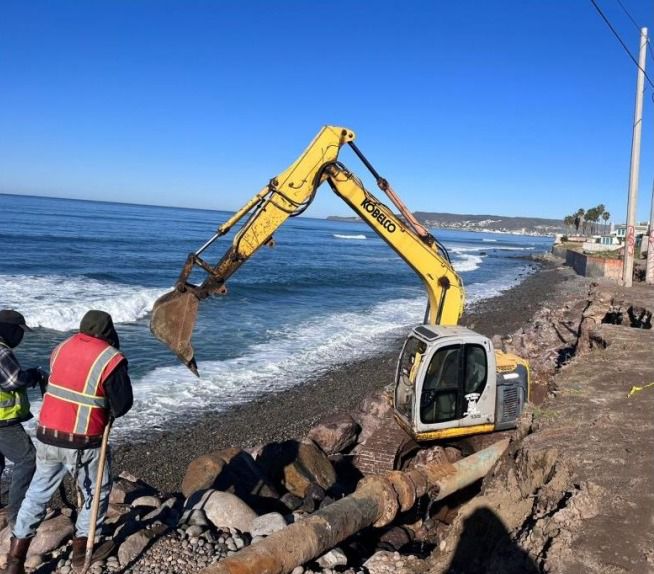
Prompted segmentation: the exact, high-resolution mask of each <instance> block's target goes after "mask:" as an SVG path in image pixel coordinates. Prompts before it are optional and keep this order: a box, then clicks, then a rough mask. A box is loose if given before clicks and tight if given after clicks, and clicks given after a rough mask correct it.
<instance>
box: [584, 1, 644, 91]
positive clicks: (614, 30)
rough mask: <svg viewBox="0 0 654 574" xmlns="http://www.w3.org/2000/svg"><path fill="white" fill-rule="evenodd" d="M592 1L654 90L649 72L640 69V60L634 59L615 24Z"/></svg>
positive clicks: (593, 2) (592, 2)
mask: <svg viewBox="0 0 654 574" xmlns="http://www.w3.org/2000/svg"><path fill="white" fill-rule="evenodd" d="M590 1H591V4H592V5H593V6H594V7H595V10H597V12H598V14H599V15H600V16H601V17H602V20H604V22H606V25H607V26H608V27H609V28H610V30H611V32H613V35H614V36H615V37H616V38H617V40H618V42H620V45H621V46H622V48H623V49H624V51H625V52H627V55H628V56H629V57H630V58H631V61H632V62H633V63H634V64H636V67H637V68H638V69H639V70H640V71H641V72H642V73H643V74H644V75H645V78H646V79H647V82H648V83H649V85H650V86H652V88H654V83H653V82H652V80H650V78H649V76H648V75H647V72H645V70H643V69H642V68H641V67H640V64H639V63H638V60H636V58H634V56H633V54H632V53H631V52H630V51H629V48H627V45H626V44H625V43H624V41H623V40H622V38H621V37H620V34H618V32H617V30H616V29H615V28H614V27H613V24H611V22H610V21H609V19H608V18H607V17H606V15H605V14H604V12H602V9H601V8H600V7H599V6H598V5H597V2H595V0H590Z"/></svg>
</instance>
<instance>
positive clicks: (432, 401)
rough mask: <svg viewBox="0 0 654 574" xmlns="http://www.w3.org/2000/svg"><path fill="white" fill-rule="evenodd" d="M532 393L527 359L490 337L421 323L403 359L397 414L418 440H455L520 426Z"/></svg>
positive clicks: (397, 393)
mask: <svg viewBox="0 0 654 574" xmlns="http://www.w3.org/2000/svg"><path fill="white" fill-rule="evenodd" d="M498 356H499V358H500V365H501V366H502V372H500V373H498V372H497V369H498ZM507 375H508V377H507ZM498 382H499V384H498ZM528 393H529V376H528V369H527V368H526V363H525V362H524V361H522V360H521V359H519V358H518V357H515V356H514V355H508V354H506V353H501V352H499V353H496V352H495V350H494V348H493V344H492V342H491V341H490V340H489V339H488V338H487V337H484V336H483V335H480V334H478V333H475V332H474V331H471V330H469V329H466V328H465V327H456V326H447V327H443V326H432V325H419V326H418V327H416V328H414V329H413V331H412V332H411V334H410V335H409V337H408V338H407V340H406V342H405V344H404V347H403V349H402V353H401V355H400V358H399V361H398V366H397V374H396V382H395V397H394V400H395V412H396V417H397V419H398V422H399V423H400V424H401V426H403V427H404V429H405V430H406V431H407V432H409V434H411V435H412V436H413V437H414V438H415V439H416V440H419V441H421V440H422V441H424V440H435V439H441V438H452V437H457V436H465V435H470V434H480V433H485V432H492V431H495V430H503V429H506V428H512V427H514V426H515V425H516V422H517V419H518V417H519V415H520V413H521V412H522V409H523V406H524V404H525V401H526V400H527V398H528Z"/></svg>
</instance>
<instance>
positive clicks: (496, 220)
mask: <svg viewBox="0 0 654 574" xmlns="http://www.w3.org/2000/svg"><path fill="white" fill-rule="evenodd" d="M414 215H415V216H416V218H417V219H418V220H419V221H420V222H422V223H424V224H425V225H427V226H428V227H440V228H441V229H460V230H463V231H499V232H504V233H524V234H526V235H553V234H554V233H565V229H564V226H563V221H561V220H558V219H543V218H541V217H508V216H505V215H471V214H459V213H432V212H429V211H416V212H414ZM327 219H331V220H336V221H361V220H360V219H359V218H358V217H339V216H335V215H332V216H329V217H328V218H327Z"/></svg>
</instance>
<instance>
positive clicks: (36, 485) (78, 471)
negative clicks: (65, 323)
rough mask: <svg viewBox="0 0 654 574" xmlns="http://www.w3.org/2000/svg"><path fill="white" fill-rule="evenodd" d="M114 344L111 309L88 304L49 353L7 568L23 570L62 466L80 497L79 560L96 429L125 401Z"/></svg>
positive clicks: (98, 436) (80, 559) (103, 494)
mask: <svg viewBox="0 0 654 574" xmlns="http://www.w3.org/2000/svg"><path fill="white" fill-rule="evenodd" d="M118 349H119V341H118V334H117V333H116V330H115V329H114V325H113V321H112V319H111V315H109V314H108V313H105V312H104V311H89V312H87V313H86V314H85V315H84V317H83V318H82V321H81V323H80V329H79V333H77V334H76V335H73V336H72V337H70V338H68V339H66V340H65V341H64V342H63V343H61V344H60V345H59V346H58V347H56V348H55V350H54V351H53V352H52V356H51V358H50V380H49V382H48V387H47V391H46V393H45V396H44V398H43V406H42V407H41V414H40V415H39V422H38V425H37V428H36V438H37V442H36V472H35V473H34V478H33V480H32V483H31V484H30V487H29V489H28V490H27V493H26V494H25V500H24V501H23V504H22V506H21V508H20V512H19V513H18V517H17V519H16V525H15V527H14V528H13V530H12V538H11V546H10V552H9V556H8V560H7V565H8V568H7V571H6V572H7V574H23V573H24V564H25V557H26V556H27V550H28V548H29V545H30V542H31V540H32V538H33V536H34V534H35V532H36V529H37V528H38V526H39V524H40V523H41V521H42V520H43V517H44V516H45V512H46V505H47V504H48V502H49V501H50V499H51V498H52V495H53V494H54V493H55V491H56V490H57V488H58V487H59V484H60V483H61V481H62V480H63V478H64V476H65V475H66V473H69V474H71V475H73V476H77V484H78V486H79V488H80V490H81V491H82V493H83V496H84V502H83V506H82V508H81V509H80V510H79V513H78V515H77V521H76V523H75V536H74V538H73V554H72V563H73V568H74V569H76V570H79V569H81V568H82V567H83V565H84V558H85V551H86V543H87V537H88V534H89V528H90V522H91V506H92V504H93V496H94V493H95V487H96V474H97V469H98V465H99V464H100V452H101V449H100V445H101V442H102V436H103V433H104V430H105V428H106V427H107V425H108V424H109V422H110V419H112V418H117V417H120V416H122V415H124V414H125V413H126V412H127V411H129V409H130V408H131V407H132V400H133V399H132V384H131V382H130V379H129V375H128V372H127V360H126V359H125V357H124V356H123V354H122V353H121V352H120V351H119V350H118ZM107 458H108V460H107V464H106V466H105V468H104V474H103V476H102V482H101V488H100V501H99V512H98V516H97V522H96V527H97V532H98V533H100V532H101V530H102V524H103V522H104V517H105V514H106V511H107V506H108V504H109V492H110V490H111V482H110V476H111V474H110V473H111V469H110V467H109V462H110V457H107ZM93 542H94V544H95V540H94V541H93ZM112 551H113V544H112V543H111V541H109V542H107V543H105V544H103V545H101V546H100V547H99V548H97V549H95V552H94V553H93V555H92V562H96V561H99V560H103V559H105V558H107V556H108V555H109V554H110V553H111V552H112Z"/></svg>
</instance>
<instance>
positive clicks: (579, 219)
mask: <svg viewBox="0 0 654 574" xmlns="http://www.w3.org/2000/svg"><path fill="white" fill-rule="evenodd" d="M584 213H586V212H585V211H584V210H583V209H581V208H580V209H578V210H577V212H576V213H575V229H576V230H577V233H579V226H580V225H581V226H582V230H583V223H584Z"/></svg>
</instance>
